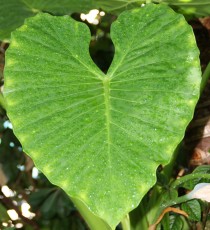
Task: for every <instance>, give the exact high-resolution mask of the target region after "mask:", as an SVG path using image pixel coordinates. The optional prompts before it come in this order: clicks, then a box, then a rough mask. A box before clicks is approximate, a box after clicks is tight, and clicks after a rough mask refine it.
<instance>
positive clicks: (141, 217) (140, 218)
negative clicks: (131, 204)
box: [129, 199, 149, 230]
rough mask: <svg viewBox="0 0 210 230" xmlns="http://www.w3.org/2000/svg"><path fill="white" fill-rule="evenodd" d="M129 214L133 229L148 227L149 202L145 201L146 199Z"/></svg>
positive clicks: (138, 229) (139, 229)
mask: <svg viewBox="0 0 210 230" xmlns="http://www.w3.org/2000/svg"><path fill="white" fill-rule="evenodd" d="M145 207H146V208H145ZM129 216H130V229H131V230H141V229H148V226H149V224H148V220H147V204H146V203H145V202H144V199H143V200H142V202H141V203H140V204H139V206H138V207H137V208H136V209H134V210H133V211H132V212H131V213H130V214H129Z"/></svg>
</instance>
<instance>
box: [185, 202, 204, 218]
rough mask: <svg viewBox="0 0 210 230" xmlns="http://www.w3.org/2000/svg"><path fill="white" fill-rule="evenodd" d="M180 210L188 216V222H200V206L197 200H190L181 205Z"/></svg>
mask: <svg viewBox="0 0 210 230" xmlns="http://www.w3.org/2000/svg"><path fill="white" fill-rule="evenodd" d="M181 208H182V210H183V211H185V212H186V213H187V214H188V215H189V219H190V220H193V221H200V220H201V206H200V203H199V202H198V201H197V200H190V201H187V202H185V203H182V205H181Z"/></svg>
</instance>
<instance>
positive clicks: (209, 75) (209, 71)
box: [200, 62, 210, 93]
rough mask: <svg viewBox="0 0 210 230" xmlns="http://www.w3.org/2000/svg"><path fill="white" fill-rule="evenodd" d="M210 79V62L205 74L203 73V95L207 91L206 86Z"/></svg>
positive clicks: (201, 89)
mask: <svg viewBox="0 0 210 230" xmlns="http://www.w3.org/2000/svg"><path fill="white" fill-rule="evenodd" d="M209 78H210V62H209V64H208V65H207V67H206V69H205V71H204V73H203V76H202V81H201V88H200V92H201V93H202V92H203V90H204V89H205V86H206V84H207V82H208V79H209Z"/></svg>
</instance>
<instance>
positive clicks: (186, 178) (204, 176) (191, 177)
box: [171, 173, 210, 189]
mask: <svg viewBox="0 0 210 230" xmlns="http://www.w3.org/2000/svg"><path fill="white" fill-rule="evenodd" d="M201 178H202V179H209V180H210V174H203V173H193V174H188V175H186V176H183V177H181V178H179V179H177V180H175V181H174V182H173V183H172V185H171V188H172V189H176V188H178V187H180V185H182V184H184V183H185V182H188V181H191V180H195V179H197V180H200V179H201Z"/></svg>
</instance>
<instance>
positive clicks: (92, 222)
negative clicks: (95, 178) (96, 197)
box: [71, 197, 129, 230]
mask: <svg viewBox="0 0 210 230" xmlns="http://www.w3.org/2000/svg"><path fill="white" fill-rule="evenodd" d="M71 200H72V201H73V203H74V204H75V206H76V207H77V209H78V210H79V212H80V214H81V215H82V217H83V218H84V220H85V222H86V223H87V225H88V226H89V228H90V229H91V230H98V229H100V230H111V229H112V228H111V227H110V226H109V225H108V224H107V223H105V222H104V221H103V220H102V219H101V218H99V217H97V216H95V215H94V214H93V213H92V212H91V211H90V210H89V209H88V207H87V206H86V205H85V204H84V203H83V202H82V201H80V200H79V199H77V198H72V197H71ZM125 230H129V229H125Z"/></svg>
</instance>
